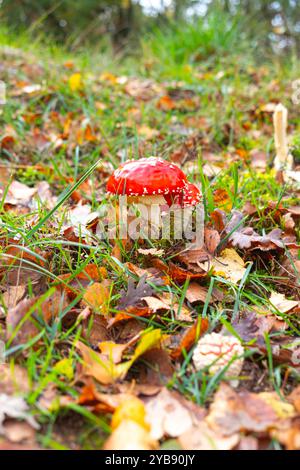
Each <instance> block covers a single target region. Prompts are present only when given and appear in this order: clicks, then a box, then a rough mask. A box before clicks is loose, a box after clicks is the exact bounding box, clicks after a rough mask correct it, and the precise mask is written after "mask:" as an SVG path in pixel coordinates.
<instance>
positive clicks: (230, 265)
mask: <svg viewBox="0 0 300 470" xmlns="http://www.w3.org/2000/svg"><path fill="white" fill-rule="evenodd" d="M200 266H201V267H202V266H203V268H204V269H205V270H207V269H208V268H209V264H208V263H201V264H200ZM210 266H211V268H212V270H213V273H214V274H215V275H217V276H221V277H224V278H225V279H228V280H229V281H231V282H232V283H233V284H237V283H238V282H239V281H240V280H241V279H243V276H244V274H245V272H246V268H245V263H244V261H243V260H242V258H241V257H240V256H239V255H238V254H237V252H236V251H235V250H234V249H233V248H226V249H225V250H224V251H222V253H221V256H218V257H217V258H215V259H213V260H212V261H211V264H210Z"/></svg>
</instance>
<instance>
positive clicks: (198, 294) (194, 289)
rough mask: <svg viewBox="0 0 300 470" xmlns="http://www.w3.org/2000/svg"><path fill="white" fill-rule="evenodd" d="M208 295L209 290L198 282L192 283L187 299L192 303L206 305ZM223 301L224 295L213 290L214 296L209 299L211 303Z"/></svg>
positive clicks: (188, 289) (187, 291) (187, 292)
mask: <svg viewBox="0 0 300 470" xmlns="http://www.w3.org/2000/svg"><path fill="white" fill-rule="evenodd" d="M207 294H208V288H207V287H205V286H200V284H198V283H197V282H191V283H190V284H189V286H188V288H187V290H186V294H185V296H186V298H187V300H188V301H189V302H190V303H191V304H194V303H197V302H202V303H205V301H206V298H207ZM222 299H223V294H222V292H221V291H220V290H218V289H213V291H212V295H211V297H210V299H209V303H212V302H216V301H221V300H222Z"/></svg>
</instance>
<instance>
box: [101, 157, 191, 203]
mask: <svg viewBox="0 0 300 470" xmlns="http://www.w3.org/2000/svg"><path fill="white" fill-rule="evenodd" d="M186 184H187V179H186V176H185V174H184V173H183V171H181V170H180V168H178V166H176V165H174V163H170V162H167V161H165V160H162V159H161V158H156V157H149V158H141V159H140V160H128V161H127V162H125V163H123V164H122V165H120V166H119V168H117V169H116V170H115V171H114V172H113V174H112V175H111V177H110V178H109V180H108V183H107V186H106V189H107V192H109V193H112V194H126V195H127V196H152V195H161V196H164V195H166V194H179V193H182V191H183V189H184V188H185V186H186Z"/></svg>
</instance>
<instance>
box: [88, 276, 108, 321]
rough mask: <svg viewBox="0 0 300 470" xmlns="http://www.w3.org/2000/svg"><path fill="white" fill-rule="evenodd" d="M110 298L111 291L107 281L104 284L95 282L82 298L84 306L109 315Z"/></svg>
mask: <svg viewBox="0 0 300 470" xmlns="http://www.w3.org/2000/svg"><path fill="white" fill-rule="evenodd" d="M109 296H110V290H109V288H108V286H107V282H106V281H103V282H102V283H100V282H94V283H93V284H91V285H90V286H88V287H87V289H86V291H85V293H84V295H83V298H82V303H83V305H85V304H86V305H88V306H89V307H91V308H92V309H93V310H94V311H95V312H97V313H101V314H102V315H107V313H108V301H109Z"/></svg>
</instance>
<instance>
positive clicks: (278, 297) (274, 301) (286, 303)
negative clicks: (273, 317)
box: [269, 292, 299, 319]
mask: <svg viewBox="0 0 300 470" xmlns="http://www.w3.org/2000/svg"><path fill="white" fill-rule="evenodd" d="M269 302H270V304H271V305H273V307H275V308H276V310H278V311H279V312H280V313H288V312H290V310H293V308H295V307H297V306H298V305H299V302H298V301H297V300H288V299H287V298H286V297H285V295H284V294H280V293H279V292H272V294H271V297H270V298H269ZM277 318H279V319H282V317H281V316H279V315H277Z"/></svg>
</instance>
